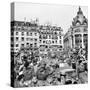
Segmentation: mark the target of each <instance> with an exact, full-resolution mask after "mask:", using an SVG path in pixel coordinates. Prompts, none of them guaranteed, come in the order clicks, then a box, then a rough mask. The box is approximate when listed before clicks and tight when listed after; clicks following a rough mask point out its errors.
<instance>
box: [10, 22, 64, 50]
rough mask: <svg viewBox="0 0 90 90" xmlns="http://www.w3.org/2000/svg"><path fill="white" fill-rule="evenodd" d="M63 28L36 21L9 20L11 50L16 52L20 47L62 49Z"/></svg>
mask: <svg viewBox="0 0 90 90" xmlns="http://www.w3.org/2000/svg"><path fill="white" fill-rule="evenodd" d="M62 32H63V30H62V29H61V27H56V26H44V25H39V24H38V23H36V22H21V21H13V22H11V51H14V52H18V51H19V50H20V48H21V47H30V48H34V49H40V51H45V50H46V51H47V49H48V50H49V49H50V50H51V49H53V48H56V49H57V50H60V51H61V50H62V49H63V34H62Z"/></svg>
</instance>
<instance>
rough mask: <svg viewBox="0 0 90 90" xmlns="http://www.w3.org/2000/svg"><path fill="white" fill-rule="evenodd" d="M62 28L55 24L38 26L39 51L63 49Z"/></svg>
mask: <svg viewBox="0 0 90 90" xmlns="http://www.w3.org/2000/svg"><path fill="white" fill-rule="evenodd" d="M62 32H63V30H62V29H61V27H56V26H40V29H39V34H40V36H39V44H40V50H41V51H45V50H46V52H47V51H50V50H51V51H55V50H56V51H57V50H58V51H61V50H62V49H63V34H62Z"/></svg>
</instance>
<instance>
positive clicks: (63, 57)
mask: <svg viewBox="0 0 90 90" xmlns="http://www.w3.org/2000/svg"><path fill="white" fill-rule="evenodd" d="M14 80H15V82H14V85H15V87H29V86H30V87H36V86H50V85H67V84H82V83H87V82H88V65H87V52H86V50H85V49H82V48H75V49H69V51H68V52H67V53H66V51H64V50H63V51H62V52H60V53H58V54H57V53H55V52H48V53H47V55H44V54H40V53H39V51H38V49H36V50H34V49H31V48H22V49H20V51H19V52H17V53H16V54H15V55H14Z"/></svg>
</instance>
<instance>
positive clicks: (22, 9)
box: [14, 2, 88, 34]
mask: <svg viewBox="0 0 90 90" xmlns="http://www.w3.org/2000/svg"><path fill="white" fill-rule="evenodd" d="M80 7H81V9H82V11H83V14H84V15H85V17H86V18H88V7H87V6H80ZM14 8H15V15H14V16H15V17H14V18H15V20H17V21H24V20H25V21H28V22H29V21H31V19H32V20H35V19H36V18H38V19H39V24H43V25H44V24H46V23H50V24H51V25H56V26H59V27H61V28H62V29H63V33H64V34H65V33H66V32H67V31H68V29H69V27H70V26H71V25H72V20H73V18H74V17H75V16H76V15H77V11H78V8H79V6H72V5H57V4H55V5H54V4H34V3H25V2H24V3H20V2H18V3H15V7H14Z"/></svg>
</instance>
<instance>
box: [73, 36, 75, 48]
mask: <svg viewBox="0 0 90 90" xmlns="http://www.w3.org/2000/svg"><path fill="white" fill-rule="evenodd" d="M73 48H75V35H73Z"/></svg>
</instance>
